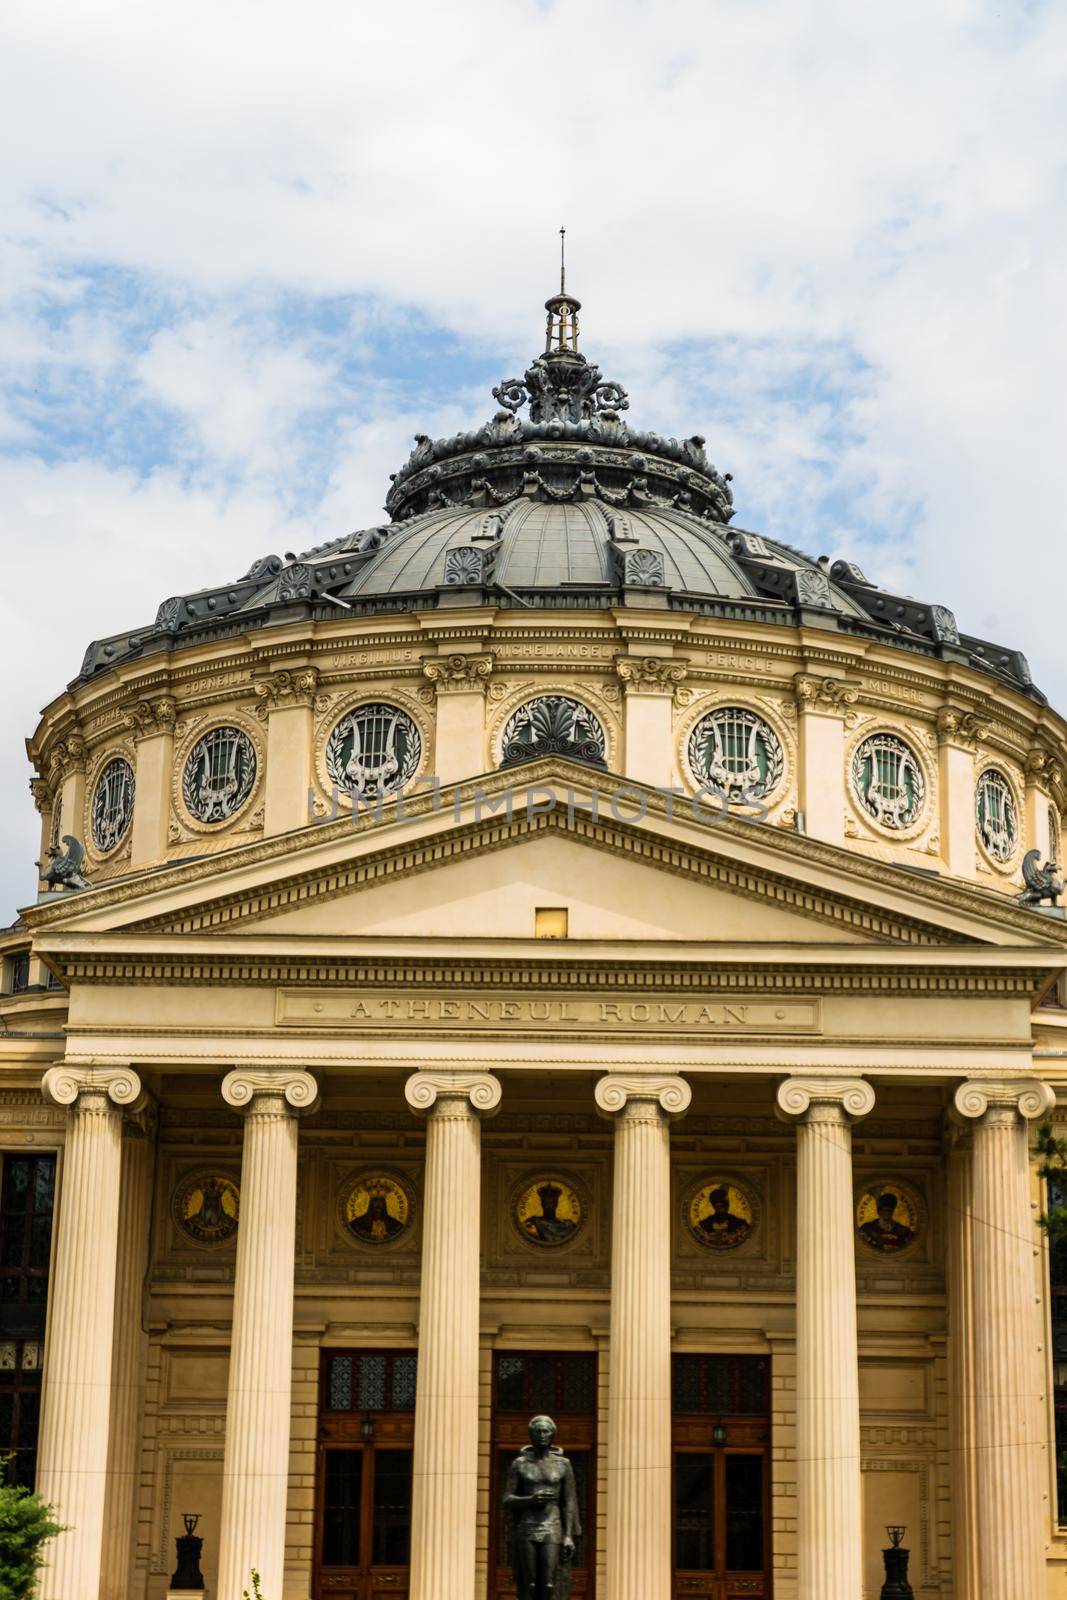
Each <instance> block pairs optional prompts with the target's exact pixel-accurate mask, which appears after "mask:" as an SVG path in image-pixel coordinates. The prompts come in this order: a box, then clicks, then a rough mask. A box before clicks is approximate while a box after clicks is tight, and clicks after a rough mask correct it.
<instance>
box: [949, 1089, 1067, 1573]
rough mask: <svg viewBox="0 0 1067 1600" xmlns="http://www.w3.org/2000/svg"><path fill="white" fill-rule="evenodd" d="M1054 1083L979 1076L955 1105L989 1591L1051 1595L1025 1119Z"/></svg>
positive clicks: (1048, 1097) (982, 1545) (981, 1555)
mask: <svg viewBox="0 0 1067 1600" xmlns="http://www.w3.org/2000/svg"><path fill="white" fill-rule="evenodd" d="M1053 1100H1054V1096H1053V1093H1052V1090H1051V1089H1050V1088H1049V1087H1048V1085H1047V1084H1042V1083H1038V1082H1037V1081H1036V1080H1024V1081H1022V1082H1020V1081H1019V1080H1016V1081H1015V1082H1011V1081H1007V1082H988V1081H985V1080H982V1081H972V1082H969V1083H965V1084H963V1085H961V1087H960V1088H959V1089H957V1091H956V1095H955V1101H954V1104H955V1110H956V1112H957V1114H958V1115H959V1116H961V1117H966V1118H973V1119H974V1122H973V1129H974V1131H973V1135H972V1137H973V1143H974V1157H973V1163H974V1166H973V1187H972V1202H971V1210H972V1214H973V1219H974V1220H973V1250H974V1309H975V1323H974V1388H975V1432H976V1444H977V1453H976V1478H977V1488H978V1568H979V1572H980V1574H981V1584H982V1588H981V1592H982V1600H1043V1596H1044V1595H1045V1593H1046V1586H1047V1579H1046V1574H1045V1515H1044V1510H1043V1506H1044V1501H1043V1499H1042V1482H1041V1440H1042V1434H1043V1429H1042V1426H1041V1420H1042V1419H1041V1411H1040V1391H1041V1385H1040V1382H1039V1370H1038V1344H1039V1324H1038V1318H1037V1311H1036V1306H1035V1301H1034V1268H1033V1257H1034V1245H1035V1243H1036V1237H1037V1236H1036V1232H1035V1227H1034V1218H1033V1213H1032V1211H1031V1208H1030V1155H1029V1143H1028V1138H1027V1132H1026V1119H1027V1118H1029V1117H1039V1116H1043V1115H1045V1114H1046V1113H1047V1112H1048V1111H1049V1110H1050V1109H1051V1106H1052V1103H1053Z"/></svg>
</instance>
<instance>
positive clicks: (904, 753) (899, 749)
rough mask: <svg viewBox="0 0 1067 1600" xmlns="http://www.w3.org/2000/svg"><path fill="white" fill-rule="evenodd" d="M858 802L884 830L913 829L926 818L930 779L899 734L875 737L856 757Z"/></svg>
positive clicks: (861, 746) (860, 747)
mask: <svg viewBox="0 0 1067 1600" xmlns="http://www.w3.org/2000/svg"><path fill="white" fill-rule="evenodd" d="M852 788H853V792H854V793H855V796H856V799H857V800H858V801H859V804H860V805H861V806H862V808H863V810H864V811H866V813H867V815H868V816H870V817H873V818H874V820H875V822H877V823H879V824H880V825H881V827H883V828H892V829H894V830H899V829H901V828H910V827H911V825H912V823H914V822H917V821H918V820H919V817H920V816H921V815H922V809H923V804H924V802H925V800H926V779H925V777H924V776H923V769H922V766H921V764H920V762H919V758H918V756H917V755H916V754H915V752H914V751H913V750H912V749H911V746H910V745H906V744H905V743H904V740H903V739H898V738H897V736H896V734H895V733H875V734H872V735H871V736H870V738H869V739H864V740H863V742H862V743H861V744H859V745H858V746H857V747H856V752H855V754H854V755H853V757H852Z"/></svg>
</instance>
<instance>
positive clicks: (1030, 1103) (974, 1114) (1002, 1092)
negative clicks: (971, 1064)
mask: <svg viewBox="0 0 1067 1600" xmlns="http://www.w3.org/2000/svg"><path fill="white" fill-rule="evenodd" d="M1055 1104H1056V1095H1055V1092H1054V1090H1053V1089H1052V1088H1051V1087H1050V1086H1049V1085H1048V1084H1047V1083H1042V1082H1041V1081H1040V1079H1039V1078H969V1079H968V1080H967V1082H966V1083H961V1084H960V1086H959V1088H958V1089H957V1090H956V1093H955V1094H954V1095H953V1097H952V1108H953V1112H954V1114H955V1115H956V1116H958V1117H960V1118H961V1119H968V1120H970V1119H978V1118H982V1117H984V1116H986V1114H987V1113H988V1112H990V1111H992V1112H1000V1113H1002V1114H1007V1115H1009V1116H1010V1117H1012V1118H1013V1119H1014V1117H1015V1116H1019V1117H1022V1118H1023V1119H1024V1120H1025V1121H1027V1122H1035V1121H1036V1120H1037V1118H1038V1117H1047V1116H1048V1114H1049V1112H1050V1111H1051V1110H1052V1108H1053V1106H1054V1105H1055Z"/></svg>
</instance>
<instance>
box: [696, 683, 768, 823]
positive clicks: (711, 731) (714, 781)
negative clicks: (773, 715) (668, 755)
mask: <svg viewBox="0 0 1067 1600" xmlns="http://www.w3.org/2000/svg"><path fill="white" fill-rule="evenodd" d="M687 754H688V757H689V770H690V771H691V772H692V774H693V777H694V778H695V779H696V780H697V782H698V783H700V784H702V785H703V786H705V787H707V788H709V789H714V790H716V791H717V792H718V793H720V794H724V795H725V796H726V798H727V799H728V800H762V799H763V797H764V795H768V794H770V793H771V791H772V790H773V789H776V788H777V787H778V783H779V780H780V779H781V776H782V766H783V761H784V758H783V755H782V746H781V744H780V742H779V740H778V736H777V734H776V733H775V732H774V730H773V729H772V728H771V727H770V726H769V725H768V724H767V723H766V722H764V720H763V718H762V717H757V715H756V713H755V712H754V711H746V710H745V709H744V707H743V706H719V707H718V709H717V710H715V711H709V712H708V714H707V716H705V717H701V719H700V721H699V722H698V723H697V724H696V727H695V728H694V729H693V731H692V733H691V734H690V735H689V744H688V748H687Z"/></svg>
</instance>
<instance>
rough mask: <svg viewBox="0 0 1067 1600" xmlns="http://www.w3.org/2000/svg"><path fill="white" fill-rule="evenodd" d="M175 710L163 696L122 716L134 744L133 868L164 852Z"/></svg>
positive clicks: (157, 858)
mask: <svg viewBox="0 0 1067 1600" xmlns="http://www.w3.org/2000/svg"><path fill="white" fill-rule="evenodd" d="M177 711H178V708H177V704H176V702H175V701H174V700H172V699H170V698H169V697H168V696H164V697H163V698H161V699H159V700H138V701H136V702H135V703H134V704H133V705H132V706H130V707H129V708H128V709H127V710H126V711H125V712H124V714H123V719H122V720H123V725H124V726H125V727H127V728H129V729H130V730H131V731H132V732H133V735H134V738H135V739H136V742H137V766H136V769H135V773H134V778H135V790H134V807H133V830H132V833H131V836H130V865H131V866H133V867H143V866H148V865H150V864H151V863H152V862H154V861H162V860H163V858H164V856H165V855H166V853H167V829H168V826H169V822H170V795H171V780H172V777H173V769H174V724H175V721H176V719H177Z"/></svg>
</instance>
